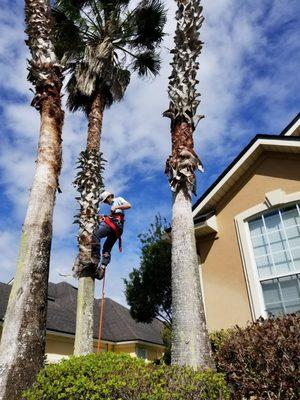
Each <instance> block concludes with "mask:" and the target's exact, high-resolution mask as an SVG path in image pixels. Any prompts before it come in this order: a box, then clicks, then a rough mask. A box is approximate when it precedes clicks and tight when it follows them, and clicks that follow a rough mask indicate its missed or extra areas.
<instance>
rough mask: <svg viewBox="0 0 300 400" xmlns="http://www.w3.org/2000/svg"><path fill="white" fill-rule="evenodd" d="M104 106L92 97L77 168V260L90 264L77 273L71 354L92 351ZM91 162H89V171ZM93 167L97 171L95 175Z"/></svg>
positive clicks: (101, 99) (101, 97) (100, 101)
mask: <svg viewBox="0 0 300 400" xmlns="http://www.w3.org/2000/svg"><path fill="white" fill-rule="evenodd" d="M104 106H105V101H104V97H103V96H101V95H100V94H98V95H96V96H95V97H94V99H93V101H92V104H91V110H90V113H89V115H88V119H89V125H88V136H87V148H86V151H85V152H84V157H85V161H84V164H83V168H82V170H81V172H80V179H81V180H80V182H81V184H82V190H81V210H80V216H79V225H80V228H79V237H78V247H79V262H80V260H85V261H86V260H92V261H93V267H92V268H90V269H86V270H84V271H83V272H81V273H79V285H78V295H77V315H76V335H75V348H74V354H75V355H82V354H88V353H92V352H93V336H94V292H95V281H94V276H93V275H94V271H93V270H94V269H95V268H96V266H97V264H98V262H99V254H92V246H91V240H92V233H93V231H94V229H95V227H96V225H97V223H98V222H97V218H98V206H99V197H100V191H101V189H102V178H101V173H100V168H101V166H100V139H101V131H102V121H103V112H104ZM91 165H93V171H91ZM97 170H98V172H99V173H98V175H97ZM77 186H78V182H77ZM78 187H79V186H78ZM90 195H91V196H90Z"/></svg>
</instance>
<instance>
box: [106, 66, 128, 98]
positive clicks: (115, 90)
mask: <svg viewBox="0 0 300 400" xmlns="http://www.w3.org/2000/svg"><path fill="white" fill-rule="evenodd" d="M129 82H130V71H128V70H127V69H122V68H120V67H116V68H115V73H114V76H113V81H112V84H111V88H110V92H111V96H112V99H113V101H121V100H122V99H123V97H124V94H125V91H126V89H127V86H128V85H129Z"/></svg>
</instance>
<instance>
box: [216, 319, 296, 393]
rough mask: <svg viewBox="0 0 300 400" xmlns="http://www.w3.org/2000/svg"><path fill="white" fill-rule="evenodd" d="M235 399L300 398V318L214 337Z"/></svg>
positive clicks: (269, 321)
mask: <svg viewBox="0 0 300 400" xmlns="http://www.w3.org/2000/svg"><path fill="white" fill-rule="evenodd" d="M214 343H215V350H216V353H215V358H216V364H217V368H218V370H219V371H222V372H224V373H226V379H227V382H228V384H229V387H230V390H231V392H232V394H233V398H234V399H237V400H239V399H260V400H263V399H267V400H273V399H274V400H275V399H276V400H283V399H284V400H298V399H300V371H299V366H300V315H299V314H298V315H296V314H290V315H286V316H281V317H277V318H275V317H273V318H269V319H266V320H264V319H262V318H261V319H259V320H258V321H256V322H254V323H251V324H249V325H248V326H247V327H246V328H245V329H241V328H239V327H236V328H235V329H231V330H230V331H229V332H221V333H220V335H218V334H215V335H214Z"/></svg>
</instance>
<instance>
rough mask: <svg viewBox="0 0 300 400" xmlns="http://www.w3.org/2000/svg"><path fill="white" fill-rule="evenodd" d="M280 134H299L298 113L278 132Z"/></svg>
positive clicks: (299, 118)
mask: <svg viewBox="0 0 300 400" xmlns="http://www.w3.org/2000/svg"><path fill="white" fill-rule="evenodd" d="M280 136H300V113H298V114H297V115H296V117H295V118H294V119H293V120H292V121H291V122H290V123H289V124H288V125H287V126H286V127H285V128H284V129H283V131H282V132H280Z"/></svg>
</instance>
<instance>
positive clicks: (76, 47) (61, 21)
mask: <svg viewBox="0 0 300 400" xmlns="http://www.w3.org/2000/svg"><path fill="white" fill-rule="evenodd" d="M52 17H53V21H54V39H55V43H54V45H55V50H56V54H57V56H58V57H59V58H60V59H62V58H63V57H64V58H65V59H69V58H71V57H72V55H74V56H76V55H77V57H78V54H79V53H82V52H83V51H84V43H83V40H82V36H81V34H80V29H79V28H78V26H76V25H75V24H74V22H73V21H72V20H71V19H70V18H68V16H67V15H66V14H65V13H64V12H63V11H61V10H59V9H56V8H53V9H52Z"/></svg>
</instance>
